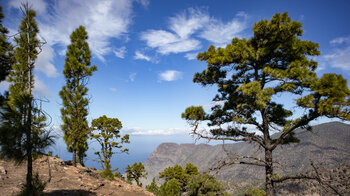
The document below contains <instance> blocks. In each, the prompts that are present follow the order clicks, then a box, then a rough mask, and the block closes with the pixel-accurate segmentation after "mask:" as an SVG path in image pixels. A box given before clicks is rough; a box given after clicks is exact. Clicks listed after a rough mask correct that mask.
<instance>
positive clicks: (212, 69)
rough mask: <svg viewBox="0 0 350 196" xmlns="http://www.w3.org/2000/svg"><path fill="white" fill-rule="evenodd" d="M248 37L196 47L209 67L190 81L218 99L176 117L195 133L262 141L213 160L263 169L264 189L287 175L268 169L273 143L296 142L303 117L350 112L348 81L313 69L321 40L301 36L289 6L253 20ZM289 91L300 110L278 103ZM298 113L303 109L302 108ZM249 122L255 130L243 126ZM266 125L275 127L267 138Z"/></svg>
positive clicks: (304, 125) (347, 115)
mask: <svg viewBox="0 0 350 196" xmlns="http://www.w3.org/2000/svg"><path fill="white" fill-rule="evenodd" d="M253 33H254V35H253V37H252V38H250V39H245V38H243V39H239V38H233V39H232V43H231V44H229V45H227V46H226V48H215V47H214V46H210V47H209V48H208V50H207V51H205V52H203V53H200V54H198V56H197V58H198V60H200V61H206V63H207V65H208V66H207V69H205V70H203V72H202V73H196V74H195V75H194V78H193V81H194V82H196V83H200V84H201V85H203V86H209V85H216V86H217V88H218V94H217V95H216V96H215V97H214V99H213V101H215V102H216V103H220V104H217V105H216V106H214V107H212V108H211V110H212V111H211V113H210V114H206V113H205V112H204V110H203V108H202V107H201V106H192V107H189V108H187V109H186V111H185V112H184V113H183V114H182V118H184V119H186V120H188V122H189V123H190V125H191V126H193V132H192V133H193V134H195V135H197V136H198V137H200V138H206V139H214V140H222V141H243V142H254V143H256V144H257V145H259V146H260V147H261V148H262V149H264V158H263V159H260V158H259V157H247V156H245V155H235V156H234V157H231V160H230V161H227V162H224V163H223V164H222V165H220V166H219V167H223V166H225V165H232V164H248V165H255V166H260V167H263V168H264V169H265V174H266V175H265V176H266V177H265V189H266V194H267V195H273V194H274V183H277V182H281V181H282V180H281V179H283V180H288V179H293V177H285V178H280V179H277V178H276V177H275V176H276V175H274V172H273V168H274V160H273V154H272V152H273V150H275V149H276V148H277V147H278V146H280V145H283V144H287V143H292V142H298V141H299V140H298V139H297V138H295V137H294V131H295V130H296V129H297V128H307V129H310V126H309V122H311V121H313V120H315V119H317V118H319V117H322V116H326V117H329V118H339V119H343V120H350V110H349V106H350V91H349V89H348V87H347V81H346V80H345V79H344V78H343V77H342V76H341V75H337V74H324V75H323V76H322V77H320V78H319V77H317V74H316V72H315V70H316V68H317V62H315V61H314V60H313V58H312V57H314V56H317V55H320V52H319V50H318V48H319V45H318V44H317V43H314V42H311V41H303V40H301V39H300V36H302V34H303V30H302V24H301V23H300V22H297V21H292V20H291V18H290V17H289V16H288V13H282V14H279V13H278V14H275V15H274V16H273V17H272V19H271V20H270V21H268V20H261V21H259V22H257V23H255V24H254V26H253ZM281 95H289V97H290V98H292V99H291V102H293V99H295V100H296V101H295V102H294V103H295V106H297V107H298V108H300V110H301V111H304V113H302V112H299V111H298V112H294V113H293V110H292V109H291V108H287V107H285V106H284V105H283V104H281V101H280V100H279V96H281ZM300 114H301V115H300ZM203 121H206V122H208V126H209V132H208V133H210V134H208V135H207V134H203V133H202V132H199V131H198V130H199V129H200V128H199V126H200V122H203ZM248 126H253V127H255V128H256V130H257V131H258V132H259V133H260V134H261V135H259V134H255V133H252V132H248V131H247V127H248ZM271 131H279V132H280V133H281V134H280V136H278V137H277V138H271Z"/></svg>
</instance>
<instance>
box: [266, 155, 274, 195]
mask: <svg viewBox="0 0 350 196" xmlns="http://www.w3.org/2000/svg"><path fill="white" fill-rule="evenodd" d="M265 161H266V164H267V165H266V166H265V174H266V182H265V190H266V195H267V196H273V195H274V185H273V181H272V178H273V165H272V151H271V150H267V149H265Z"/></svg>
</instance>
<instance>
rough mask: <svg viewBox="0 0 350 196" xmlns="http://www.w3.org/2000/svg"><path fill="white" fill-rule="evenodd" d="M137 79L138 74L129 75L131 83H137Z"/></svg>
mask: <svg viewBox="0 0 350 196" xmlns="http://www.w3.org/2000/svg"><path fill="white" fill-rule="evenodd" d="M135 78H136V73H131V74H129V81H130V82H134V81H135Z"/></svg>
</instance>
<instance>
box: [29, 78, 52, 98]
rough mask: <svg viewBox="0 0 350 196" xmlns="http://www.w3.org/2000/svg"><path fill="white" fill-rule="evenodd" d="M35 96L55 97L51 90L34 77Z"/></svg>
mask: <svg viewBox="0 0 350 196" xmlns="http://www.w3.org/2000/svg"><path fill="white" fill-rule="evenodd" d="M33 94H34V95H37V96H43V97H53V96H54V95H53V93H52V92H51V91H50V89H49V88H48V87H47V86H46V85H45V83H43V82H42V81H41V80H39V78H38V77H36V76H35V77H34V89H33Z"/></svg>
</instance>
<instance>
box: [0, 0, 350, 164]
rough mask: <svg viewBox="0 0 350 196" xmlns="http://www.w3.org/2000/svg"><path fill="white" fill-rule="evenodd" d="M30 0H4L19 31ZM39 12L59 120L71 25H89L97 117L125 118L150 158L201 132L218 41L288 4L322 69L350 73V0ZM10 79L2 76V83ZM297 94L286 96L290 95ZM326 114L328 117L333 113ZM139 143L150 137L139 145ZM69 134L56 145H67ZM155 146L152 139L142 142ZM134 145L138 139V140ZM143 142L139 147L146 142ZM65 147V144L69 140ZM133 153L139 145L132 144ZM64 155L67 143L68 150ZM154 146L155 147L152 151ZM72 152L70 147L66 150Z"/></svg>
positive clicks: (84, 3) (105, 5)
mask: <svg viewBox="0 0 350 196" xmlns="http://www.w3.org/2000/svg"><path fill="white" fill-rule="evenodd" d="M21 2H22V0H7V1H6V0H0V4H1V6H2V7H3V11H4V14H5V19H4V21H3V25H4V26H6V27H7V28H8V29H9V30H10V34H11V35H13V34H15V33H16V31H17V29H18V26H19V23H20V20H21V17H22V15H21V12H20V10H19V6H20V5H21ZM29 3H30V4H31V5H32V8H33V9H34V10H35V11H36V13H37V17H36V20H37V23H38V26H39V30H40V37H41V38H42V39H44V40H45V41H46V42H47V43H46V44H45V45H44V47H43V50H42V52H41V53H40V55H39V57H38V59H37V61H36V64H35V76H36V77H35V90H34V92H35V96H36V97H37V98H41V99H42V100H46V101H48V102H44V103H43V108H44V109H45V111H46V112H47V113H48V114H49V115H50V117H51V118H50V119H51V123H50V126H51V127H52V128H53V130H55V131H56V133H57V134H62V133H60V131H59V126H60V125H61V123H62V121H61V115H60V108H61V107H62V106H61V99H60V97H59V95H58V92H59V91H60V90H61V89H62V86H63V85H64V84H65V81H64V76H63V74H62V71H63V65H64V59H65V53H66V48H67V46H68V45H69V43H70V39H69V35H70V34H71V33H72V32H73V31H74V29H76V28H77V27H78V26H80V25H83V26H85V27H86V30H87V32H88V35H89V39H88V43H89V46H90V50H91V52H92V59H91V61H92V64H94V65H96V66H97V67H98V71H96V72H95V73H94V74H93V76H92V77H91V78H90V81H89V84H88V88H89V91H88V94H89V97H90V100H91V102H90V105H89V116H88V121H89V122H91V121H92V119H95V118H98V117H100V116H102V115H107V116H108V117H110V118H118V119H119V120H120V121H121V122H122V124H123V133H129V134H131V142H132V143H133V138H134V147H132V149H134V152H135V153H136V152H139V150H140V149H141V148H142V150H141V151H142V152H143V155H142V158H140V159H136V160H140V161H141V160H142V161H144V160H145V159H146V158H147V156H148V155H149V153H150V152H152V151H153V150H154V149H155V148H156V146H157V145H158V144H160V143H161V142H164V141H167V142H177V143H185V142H187V143H188V142H194V139H193V138H192V137H191V136H189V133H190V127H189V126H188V124H187V123H186V121H185V120H182V119H181V113H182V112H183V111H184V110H185V109H186V107H188V106H191V105H203V106H204V108H206V109H208V108H210V107H211V106H212V105H213V103H212V101H211V100H212V98H213V97H214V96H215V93H216V89H215V87H201V86H200V85H199V84H195V83H193V82H192V79H193V75H194V73H196V72H201V71H202V70H203V69H205V68H206V63H205V62H200V61H198V60H196V55H197V54H198V53H199V52H203V51H205V50H206V49H207V48H208V47H209V46H210V45H214V46H217V47H224V46H225V45H227V44H229V43H230V41H231V40H232V38H234V37H239V38H249V37H251V36H252V25H253V24H254V23H255V22H257V21H259V20H262V19H268V20H269V19H270V18H271V17H272V16H273V15H274V14H275V13H278V12H284V11H287V12H288V13H289V15H290V17H291V18H292V19H293V20H297V21H300V22H301V23H302V24H303V29H304V35H303V37H302V39H303V40H310V41H313V42H316V43H319V44H320V51H321V56H319V57H317V58H316V60H317V61H318V62H319V67H318V69H317V73H318V74H319V75H320V76H321V75H322V74H324V73H329V72H333V73H338V74H339V73H340V74H342V75H343V76H344V77H345V78H346V79H347V80H348V81H350V25H349V19H350V12H349V11H348V9H349V8H350V1H348V0H335V1H326V0H308V1H305V0H303V1H301V0H294V1H291V0H287V1H280V0H254V1H253V0H247V1H232V0H217V1H214V0H200V1H198V0H177V1H164V0H29ZM348 84H349V82H348ZM7 88H8V83H7V82H1V83H0V91H2V92H3V91H4V90H6V89H7ZM291 101H293V100H288V99H286V100H283V102H284V103H285V104H290V103H291ZM327 120H329V119H322V120H321V121H318V122H323V121H327ZM136 144H141V145H139V146H136ZM60 145H63V142H62V141H59V142H58V144H57V145H56V147H55V150H56V151H57V152H60V151H61V150H60ZM142 146H146V147H142ZM130 148H131V147H130ZM136 149H138V150H136ZM62 151H64V150H62ZM131 153H132V152H131ZM61 154H62V156H63V154H64V153H63V152H62V153H61ZM146 155H147V156H146ZM64 156H65V155H64Z"/></svg>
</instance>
